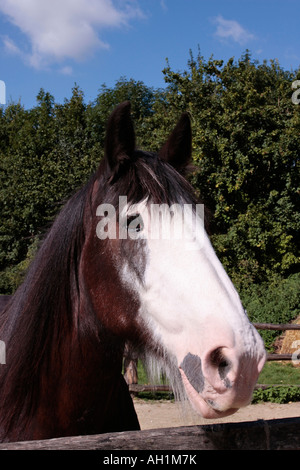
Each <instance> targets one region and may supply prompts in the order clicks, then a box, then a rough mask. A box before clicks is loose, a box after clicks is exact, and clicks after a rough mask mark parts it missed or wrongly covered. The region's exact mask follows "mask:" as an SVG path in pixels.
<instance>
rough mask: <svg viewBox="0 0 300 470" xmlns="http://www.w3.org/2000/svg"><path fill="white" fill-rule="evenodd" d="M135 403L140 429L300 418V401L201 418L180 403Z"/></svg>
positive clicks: (249, 407)
mask: <svg viewBox="0 0 300 470" xmlns="http://www.w3.org/2000/svg"><path fill="white" fill-rule="evenodd" d="M134 406H135V409H136V412H137V415H138V418H139V422H140V426H141V429H142V430H144V429H155V428H166V427H177V426H193V425H202V424H214V423H236V422H241V421H256V420H259V419H263V420H269V419H282V418H293V417H300V402H294V403H288V404H286V405H279V404H277V403H262V404H256V405H249V406H247V407H245V408H243V409H241V410H239V411H237V412H236V413H235V414H233V415H231V416H227V417H225V418H220V419H214V420H210V419H209V420H208V419H204V418H201V417H199V416H197V415H195V414H194V413H193V412H192V411H191V410H187V411H186V412H184V410H183V409H182V406H181V405H180V404H177V403H174V402H170V401H164V400H162V401H143V400H140V399H137V398H135V399H134Z"/></svg>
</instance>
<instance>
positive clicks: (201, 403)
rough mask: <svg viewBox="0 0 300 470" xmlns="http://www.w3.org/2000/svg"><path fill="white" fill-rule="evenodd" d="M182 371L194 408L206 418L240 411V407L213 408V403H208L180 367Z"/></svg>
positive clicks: (188, 395) (220, 416)
mask: <svg viewBox="0 0 300 470" xmlns="http://www.w3.org/2000/svg"><path fill="white" fill-rule="evenodd" d="M180 373H181V377H182V382H183V385H184V388H185V391H186V394H187V397H188V399H189V401H190V404H191V405H192V407H193V409H194V410H195V411H196V412H197V413H198V414H200V415H201V416H202V418H205V419H216V418H224V417H225V416H229V415H232V414H234V413H236V411H238V408H228V409H226V410H222V411H220V410H217V409H216V408H213V406H212V405H210V404H209V403H207V401H206V400H205V399H204V398H203V397H202V396H201V394H200V393H198V392H197V391H196V390H195V389H194V387H193V386H192V385H191V383H190V382H189V380H188V378H187V376H186V375H185V373H184V372H183V370H182V369H181V368H180Z"/></svg>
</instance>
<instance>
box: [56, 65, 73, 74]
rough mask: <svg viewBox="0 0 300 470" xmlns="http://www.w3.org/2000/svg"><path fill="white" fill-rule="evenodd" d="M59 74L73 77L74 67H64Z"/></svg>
mask: <svg viewBox="0 0 300 470" xmlns="http://www.w3.org/2000/svg"><path fill="white" fill-rule="evenodd" d="M59 72H60V73H61V74H62V75H72V74H73V69H72V67H70V66H69V65H65V66H64V67H62V68H61V69H60V70H59Z"/></svg>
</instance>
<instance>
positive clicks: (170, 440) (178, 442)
mask: <svg viewBox="0 0 300 470" xmlns="http://www.w3.org/2000/svg"><path fill="white" fill-rule="evenodd" d="M1 450H102V451H103V450H105V451H112V450H122V451H124V450H126V451H128V450H134V451H137V450H147V451H152V450H159V451H162V450H181V451H183V450H184V451H189V450H300V418H287V419H274V420H266V421H264V420H259V421H252V422H242V423H222V424H211V425H203V426H182V427H178V428H165V429H152V430H145V431H128V432H119V433H109V434H98V435H93V436H76V437H64V438H59V439H49V440H43V441H27V442H15V443H8V444H0V451H1ZM199 463H200V462H199Z"/></svg>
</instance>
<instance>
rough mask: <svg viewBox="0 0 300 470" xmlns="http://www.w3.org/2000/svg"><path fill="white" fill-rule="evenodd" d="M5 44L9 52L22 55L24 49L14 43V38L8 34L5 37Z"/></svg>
mask: <svg viewBox="0 0 300 470" xmlns="http://www.w3.org/2000/svg"><path fill="white" fill-rule="evenodd" d="M2 39H3V44H4V48H5V50H6V52H8V53H9V54H14V55H22V51H21V50H20V49H19V47H18V46H17V45H16V44H15V43H14V41H13V40H12V39H10V38H9V37H8V36H4V37H3V38H2Z"/></svg>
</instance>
